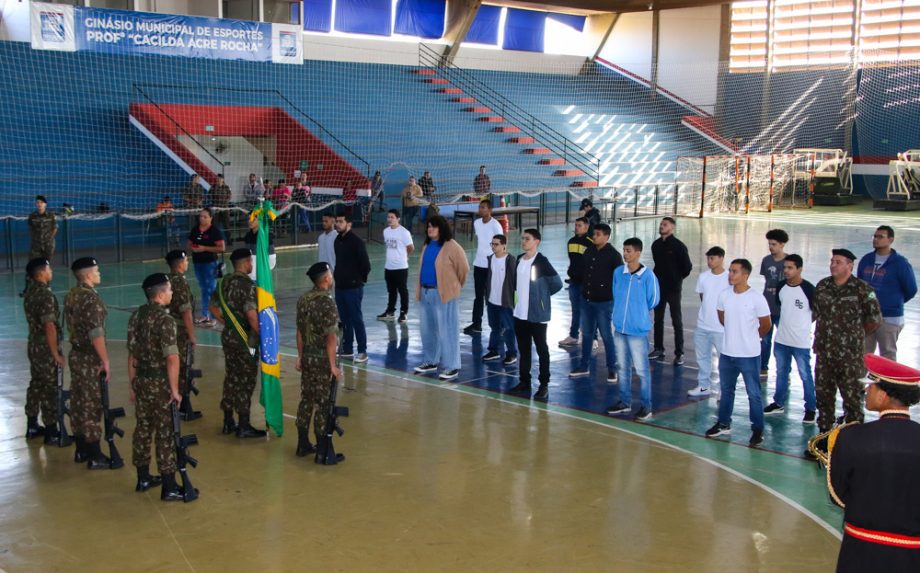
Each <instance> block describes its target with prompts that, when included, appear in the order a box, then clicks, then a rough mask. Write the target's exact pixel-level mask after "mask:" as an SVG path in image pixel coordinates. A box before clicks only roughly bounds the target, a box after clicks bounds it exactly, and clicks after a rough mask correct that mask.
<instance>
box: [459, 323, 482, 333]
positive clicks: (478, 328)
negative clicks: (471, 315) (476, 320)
mask: <svg viewBox="0 0 920 573" xmlns="http://www.w3.org/2000/svg"><path fill="white" fill-rule="evenodd" d="M480 332H482V325H481V324H471V325H469V326H467V327H466V328H464V329H463V334H479V333H480Z"/></svg>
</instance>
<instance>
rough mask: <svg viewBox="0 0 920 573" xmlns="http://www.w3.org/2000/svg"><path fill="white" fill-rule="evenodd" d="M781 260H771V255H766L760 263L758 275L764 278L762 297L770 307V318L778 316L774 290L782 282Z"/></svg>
mask: <svg viewBox="0 0 920 573" xmlns="http://www.w3.org/2000/svg"><path fill="white" fill-rule="evenodd" d="M783 262H784V261H783V259H780V260H778V261H776V260H773V255H767V256H766V257H764V258H763V261H761V262H760V274H761V275H763V277H764V281H765V282H764V287H763V296H764V298H765V299H767V305H768V306H769V307H770V316H779V305H778V304H777V302H776V289H777V287H778V286H779V283H781V282H783V279H784V278H785V276H784V275H783Z"/></svg>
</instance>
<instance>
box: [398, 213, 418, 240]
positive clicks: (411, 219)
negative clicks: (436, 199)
mask: <svg viewBox="0 0 920 573" xmlns="http://www.w3.org/2000/svg"><path fill="white" fill-rule="evenodd" d="M416 217H418V207H417V206H416V207H403V212H402V220H403V224H404V225H405V226H406V228H407V229H409V234H410V235H411V234H412V226H413V225H414V224H415V218H416Z"/></svg>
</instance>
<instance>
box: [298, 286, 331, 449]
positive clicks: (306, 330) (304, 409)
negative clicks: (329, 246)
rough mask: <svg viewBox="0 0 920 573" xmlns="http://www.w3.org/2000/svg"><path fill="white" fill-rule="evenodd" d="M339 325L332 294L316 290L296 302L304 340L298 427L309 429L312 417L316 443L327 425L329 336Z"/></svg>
mask: <svg viewBox="0 0 920 573" xmlns="http://www.w3.org/2000/svg"><path fill="white" fill-rule="evenodd" d="M338 323H339V313H338V311H337V310H336V306H335V301H334V300H333V299H332V293H331V292H330V291H325V290H320V289H318V288H314V289H313V290H311V291H309V292H307V293H305V294H304V295H303V296H301V297H300V300H298V301H297V332H299V333H300V336H301V338H302V339H303V358H302V361H301V371H300V406H299V407H298V408H297V423H296V425H297V427H298V428H303V429H307V428H308V427H309V426H310V417H311V415H312V417H313V432H314V433H315V434H316V440H317V441H319V439H320V434H321V433H322V431H323V428H324V427H325V425H326V414H327V410H328V409H329V381H330V378H331V377H332V371H331V370H329V358H328V357H327V356H326V335H328V334H335V333H336V331H337V327H338ZM314 409H315V414H314Z"/></svg>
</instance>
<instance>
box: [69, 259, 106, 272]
mask: <svg viewBox="0 0 920 573" xmlns="http://www.w3.org/2000/svg"><path fill="white" fill-rule="evenodd" d="M98 266H99V263H98V262H96V259H94V258H93V257H83V258H80V259H77V260H75V261H74V262H73V264H72V265H70V270H72V271H73V272H77V271H82V270H83V269H88V268H91V267H98Z"/></svg>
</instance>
